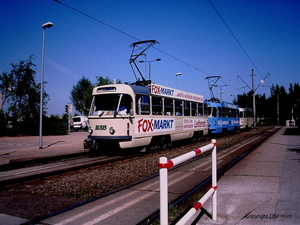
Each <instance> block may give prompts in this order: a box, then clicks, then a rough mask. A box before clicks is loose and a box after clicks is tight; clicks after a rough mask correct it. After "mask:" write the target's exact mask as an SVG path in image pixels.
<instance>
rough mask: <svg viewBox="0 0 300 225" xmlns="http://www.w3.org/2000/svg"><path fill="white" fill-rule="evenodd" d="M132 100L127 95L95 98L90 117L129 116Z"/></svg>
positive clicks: (104, 95)
mask: <svg viewBox="0 0 300 225" xmlns="http://www.w3.org/2000/svg"><path fill="white" fill-rule="evenodd" d="M130 109H132V98H131V96H130V95H127V94H101V95H95V96H93V101H92V105H91V109H90V113H89V115H90V116H96V115H98V116H104V115H115V114H116V112H117V114H124V115H125V114H129V112H130Z"/></svg>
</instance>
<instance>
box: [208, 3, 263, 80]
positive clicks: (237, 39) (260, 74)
mask: <svg viewBox="0 0 300 225" xmlns="http://www.w3.org/2000/svg"><path fill="white" fill-rule="evenodd" d="M208 1H209V3H210V4H211V6H212V7H213V8H214V10H215V11H216V13H217V14H218V16H219V17H220V19H221V20H222V21H223V23H224V24H225V26H226V27H227V29H228V30H229V32H230V33H231V35H232V36H233V38H234V39H235V41H236V42H237V43H238V45H239V46H240V48H241V49H242V50H243V52H244V53H245V55H246V56H247V58H248V59H249V60H250V62H251V63H252V65H253V66H254V67H255V69H256V70H257V72H258V73H259V74H260V75H261V73H260V71H259V70H258V68H257V66H256V65H255V64H254V62H253V60H252V59H251V58H250V56H249V55H248V53H247V52H246V50H245V48H244V47H243V46H242V44H241V43H240V41H239V40H238V39H237V37H236V36H235V35H234V33H233V32H232V30H231V29H230V27H229V26H228V24H227V23H226V21H225V20H224V19H223V17H222V16H221V14H220V13H219V11H218V10H217V8H216V7H215V6H214V4H213V3H212V2H211V0H208ZM261 77H263V76H262V75H261Z"/></svg>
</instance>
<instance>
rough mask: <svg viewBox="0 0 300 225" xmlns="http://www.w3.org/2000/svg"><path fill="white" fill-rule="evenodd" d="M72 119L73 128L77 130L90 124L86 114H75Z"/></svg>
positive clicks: (83, 128) (84, 128)
mask: <svg viewBox="0 0 300 225" xmlns="http://www.w3.org/2000/svg"><path fill="white" fill-rule="evenodd" d="M72 120H73V128H74V130H75V131H78V130H86V129H87V128H88V126H89V124H88V118H87V117H86V116H74V117H73V118H72Z"/></svg>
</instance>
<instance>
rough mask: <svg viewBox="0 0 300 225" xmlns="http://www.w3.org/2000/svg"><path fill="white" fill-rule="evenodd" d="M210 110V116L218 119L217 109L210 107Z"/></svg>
mask: <svg viewBox="0 0 300 225" xmlns="http://www.w3.org/2000/svg"><path fill="white" fill-rule="evenodd" d="M208 109H209V110H210V114H209V115H210V116H212V117H217V108H215V107H209V108H208Z"/></svg>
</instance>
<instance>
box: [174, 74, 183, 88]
mask: <svg viewBox="0 0 300 225" xmlns="http://www.w3.org/2000/svg"><path fill="white" fill-rule="evenodd" d="M181 75H182V73H176V74H175V76H176V89H177V77H178V76H181Z"/></svg>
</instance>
